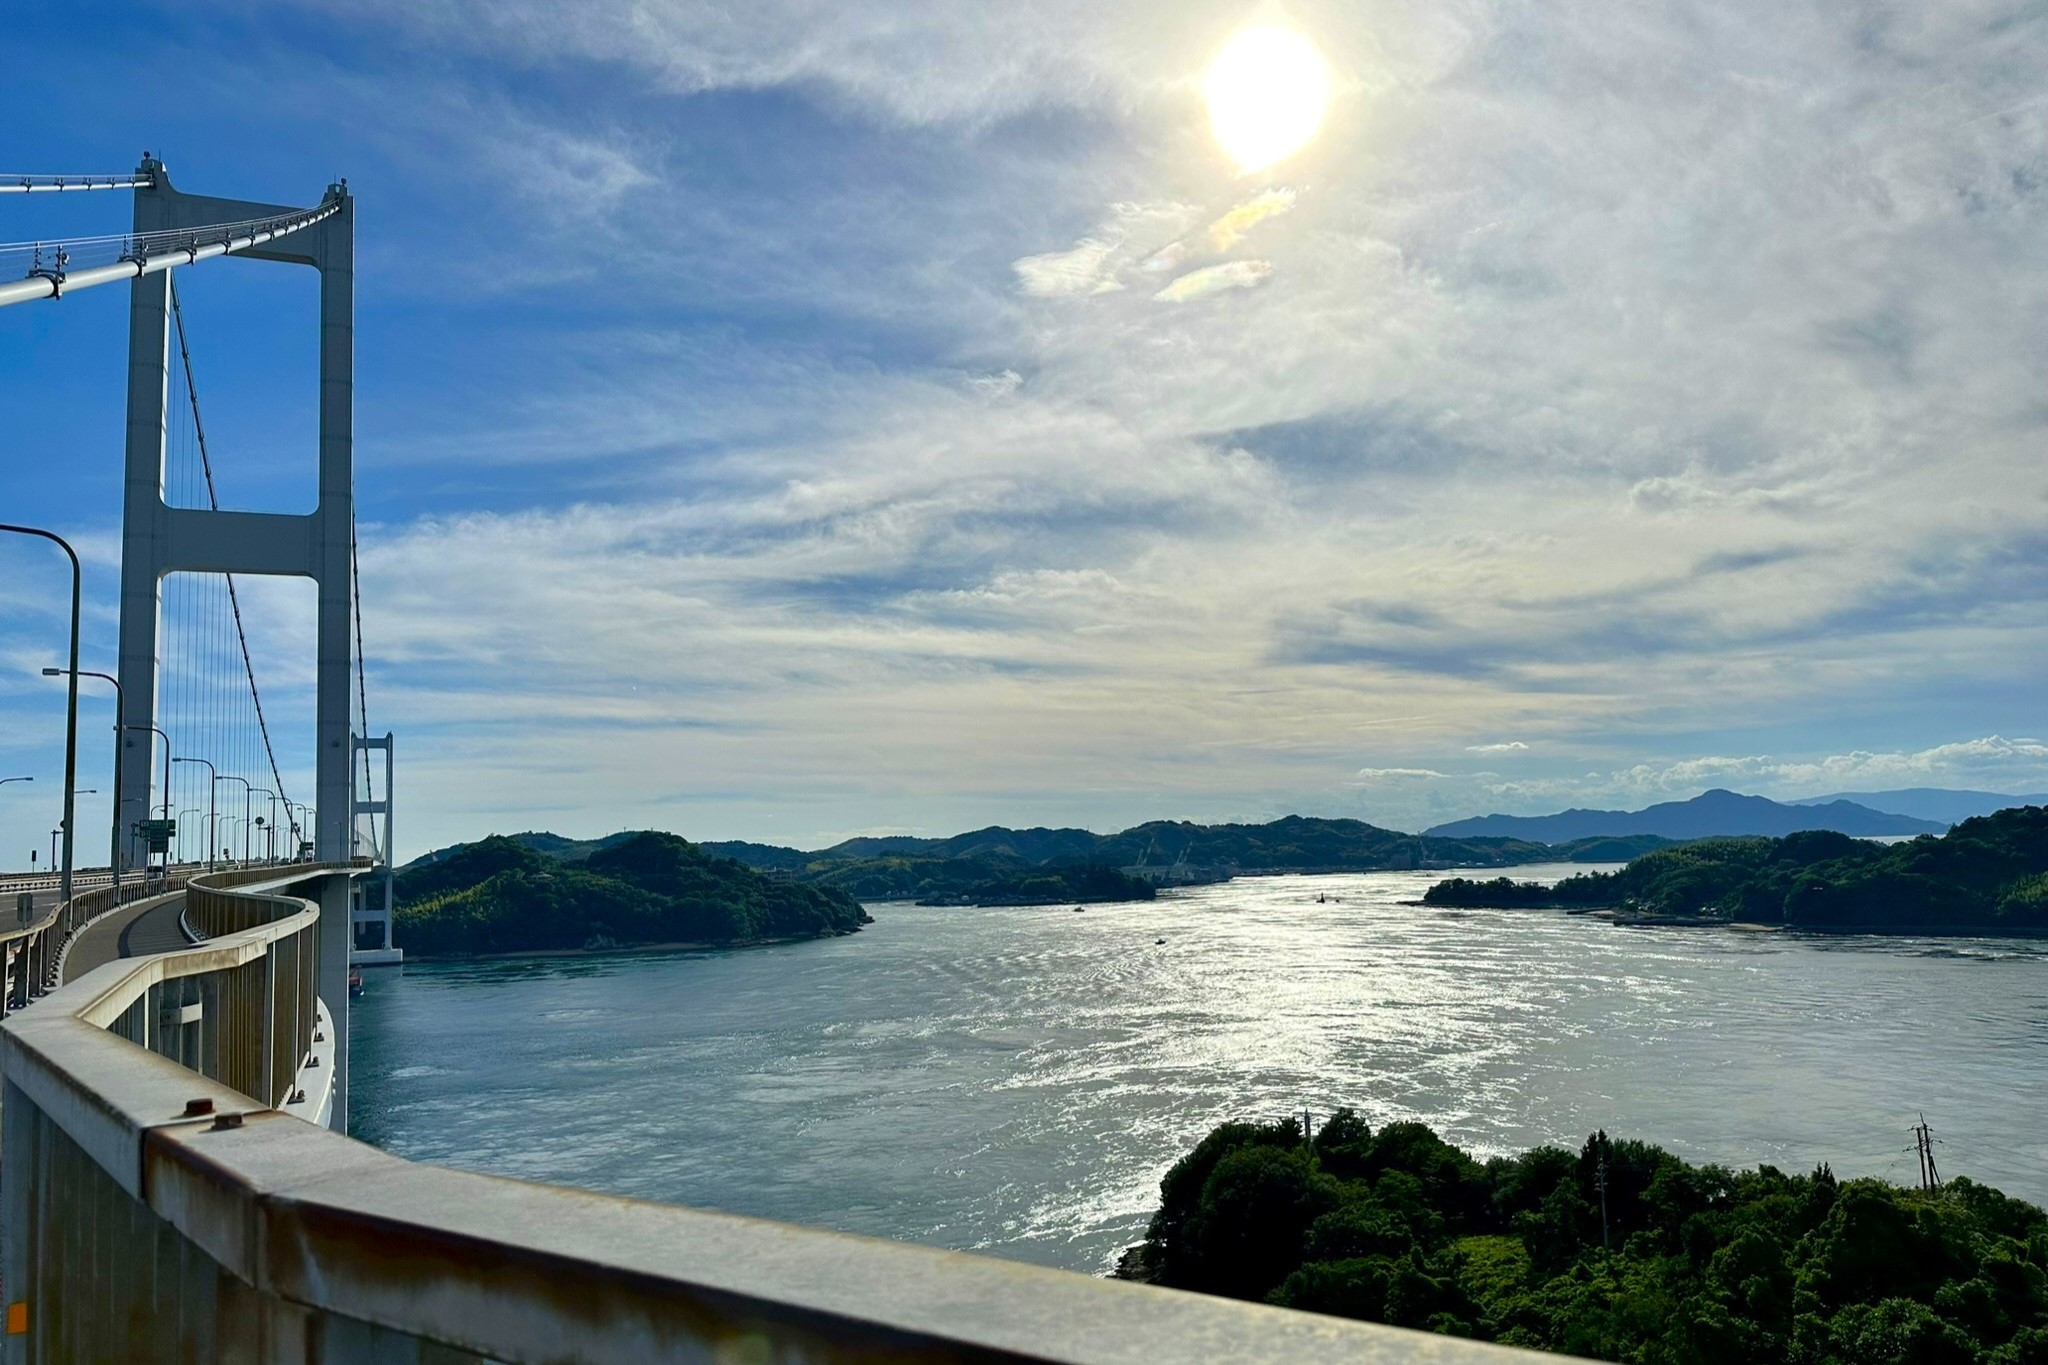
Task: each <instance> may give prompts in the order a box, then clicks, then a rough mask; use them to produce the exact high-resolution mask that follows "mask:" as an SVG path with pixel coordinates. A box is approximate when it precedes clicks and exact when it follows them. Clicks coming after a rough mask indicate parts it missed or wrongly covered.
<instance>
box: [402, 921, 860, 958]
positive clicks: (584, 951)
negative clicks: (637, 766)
mask: <svg viewBox="0 0 2048 1365" xmlns="http://www.w3.org/2000/svg"><path fill="white" fill-rule="evenodd" d="M859 932H860V931H859V930H858V929H850V930H848V931H847V932H846V933H840V934H791V935H787V936H785V937H782V938H745V939H728V940H726V941H724V942H706V943H686V942H679V943H614V944H608V945H606V946H605V947H602V948H513V949H509V950H507V951H505V952H499V953H415V952H411V951H408V952H407V953H406V957H405V963H404V964H401V965H410V964H412V963H415V962H506V961H511V960H513V959H517V958H556V957H619V956H631V955H637V954H640V953H716V952H723V951H726V950H728V949H740V948H783V947H787V946H789V945H790V944H792V943H821V942H823V941H824V940H826V939H830V938H845V937H847V936H848V934H855V933H859Z"/></svg>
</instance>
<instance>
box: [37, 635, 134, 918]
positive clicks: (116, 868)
mask: <svg viewBox="0 0 2048 1365" xmlns="http://www.w3.org/2000/svg"><path fill="white" fill-rule="evenodd" d="M66 672H70V673H71V677H72V685H73V686H74V687H75V686H76V685H77V681H78V679H80V678H98V679H99V680H100V681H101V682H107V683H112V684H113V685H114V726H113V729H114V821H113V843H112V844H111V845H109V847H108V849H107V870H108V872H109V873H110V874H111V875H112V876H113V879H114V896H115V898H116V899H119V898H120V895H121V680H120V679H119V678H117V677H115V676H114V675H113V674H111V673H95V672H94V671H93V670H92V669H90V668H84V669H72V670H67V669H62V668H46V669H44V670H43V676H44V677H46V678H57V677H62V676H63V675H64V674H65V673H66Z"/></svg>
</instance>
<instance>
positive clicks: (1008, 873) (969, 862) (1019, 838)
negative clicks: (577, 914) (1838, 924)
mask: <svg viewBox="0 0 2048 1365" xmlns="http://www.w3.org/2000/svg"><path fill="white" fill-rule="evenodd" d="M633 837H635V836H634V834H633V833H632V832H630V831H627V832H621V833H619V834H612V835H607V836H605V837H604V838H602V839H568V838H564V837H563V836H561V835H559V834H549V833H544V832H533V833H526V834H514V835H511V836H509V837H508V840H507V841H508V842H509V843H512V844H516V845H521V846H523V847H525V848H529V849H531V850H533V851H534V852H537V853H542V854H545V855H547V856H549V857H552V858H556V859H559V860H561V861H563V862H567V863H571V864H574V863H578V862H583V861H586V860H588V859H590V858H592V857H596V856H609V852H610V850H612V849H613V848H615V847H616V846H618V845H619V844H621V843H622V842H624V841H626V840H628V839H631V838H633ZM1668 842H1669V840H1666V839H1661V838H1657V837H1655V836H1649V835H1643V836H1632V837H1626V838H1619V839H1615V838H1605V837H1600V838H1593V839H1581V840H1567V841H1562V842H1559V843H1556V844H1552V843H1549V842H1537V841H1533V840H1527V839H1513V838H1505V839H1504V838H1481V839H1458V838H1436V837H1430V836H1426V835H1418V834H1403V833H1401V832H1399V831H1397V830H1390V829H1381V828H1379V827H1378V826H1376V825H1368V824H1366V823H1365V822H1363V821H1361V820H1323V819H1314V818H1310V817H1307V816H1300V815H1290V816H1286V817H1284V818H1282V819H1279V820H1274V821H1270V822H1268V823H1266V824H1262V825H1197V824H1191V823H1189V822H1186V821H1174V820H1155V821H1152V822H1150V823H1148V824H1143V825H1138V826H1135V827H1133V828H1131V829H1127V830H1123V831H1121V832H1120V833H1116V834H1096V833H1094V832H1093V831H1090V830H1085V829H1009V828H1006V827H1004V826H1001V825H993V826H990V827H989V828H987V829H978V830H972V831H970V832H968V833H966V834H956V835H953V836H952V837H950V838H944V839H924V838H918V837H915V836H911V835H889V836H884V837H868V838H858V839H848V840H845V841H844V842H842V843H838V844H834V845H833V846H832V847H830V848H825V849H817V850H814V851H805V850H802V849H794V848H782V847H779V846H777V845H774V844H758V843H750V842H746V841H739V840H734V841H726V842H707V843H704V844H702V845H699V847H701V848H702V849H703V851H704V852H705V853H708V854H711V855H713V856H714V857H722V858H730V859H732V860H734V861H735V862H739V863H742V864H744V865H746V866H747V867H750V868H753V869H754V870H755V871H758V872H763V873H766V874H769V875H771V876H777V877H781V878H784V879H788V880H795V881H803V882H808V883H812V884H814V885H817V886H820V887H829V888H834V889H837V890H841V891H845V892H847V893H849V894H850V895H853V896H855V897H857V898H859V899H861V900H863V901H870V902H872V901H878V900H923V899H930V898H938V899H944V900H947V901H958V900H961V899H963V898H966V899H969V900H971V901H972V902H973V903H983V904H994V903H1004V902H1006V901H1011V900H1014V899H1015V898H1016V897H1018V896H1021V895H1024V894H1026V892H1025V889H1024V888H1023V885H1022V884H1023V883H1024V882H1034V880H1044V879H1043V878H1036V879H1034V878H1033V877H1029V876H1025V875H1024V874H1026V873H1029V872H1032V871H1033V870H1046V871H1058V870H1061V869H1065V870H1068V871H1074V870H1078V869H1084V868H1102V867H1107V868H1115V869H1121V870H1122V871H1123V872H1125V873H1127V874H1129V875H1131V876H1134V877H1137V878H1140V879H1142V880H1143V881H1145V882H1150V883H1154V884H1157V885H1176V884H1183V883H1188V882H1202V881H1219V880H1222V879H1224V878H1226V877H1230V876H1235V875H1238V874H1256V873H1275V872H1368V871H1380V870H1389V869H1393V870H1399V869H1410V868H1450V867H1502V868H1505V867H1515V866H1520V865H1524V864H1528V863H1540V862H1581V863H1592V862H1626V861H1628V860H1629V859H1630V858H1633V857H1636V856H1638V855H1640V854H1643V853H1646V852H1648V851H1650V850H1651V849H1653V848H1660V847H1662V846H1663V845H1665V844H1666V843H1668ZM471 847H474V845H466V844H456V845H453V846H452V847H449V848H444V849H437V850H435V851H434V852H432V853H429V854H427V855H425V856H424V857H421V858H418V859H415V860H414V861H413V862H412V863H410V864H408V865H407V866H406V867H405V868H403V869H401V874H402V876H403V877H406V878H408V879H409V880H410V881H411V882H412V883H415V884H417V885H419V886H422V887H425V886H428V885H437V883H434V882H433V879H432V877H431V876H430V875H427V874H428V873H429V872H430V870H431V869H434V868H435V867H436V866H437V865H443V864H446V863H447V862H448V861H449V860H450V859H452V858H456V857H458V856H459V855H461V854H462V853H463V852H464V851H465V850H466V849H468V848H471ZM976 898H978V899H976ZM1062 898H1066V899H1075V898H1078V896H1076V895H1073V894H1065V895H1063V897H1062ZM400 899H401V900H404V899H405V897H404V896H401V897H400Z"/></svg>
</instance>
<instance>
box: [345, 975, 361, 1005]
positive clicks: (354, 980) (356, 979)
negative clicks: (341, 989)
mask: <svg viewBox="0 0 2048 1365" xmlns="http://www.w3.org/2000/svg"><path fill="white" fill-rule="evenodd" d="M362 993H363V974H362V973H361V972H350V973H349V974H348V994H349V998H350V999H351V1000H353V999H354V998H355V997H356V996H359V995H361V994H362Z"/></svg>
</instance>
